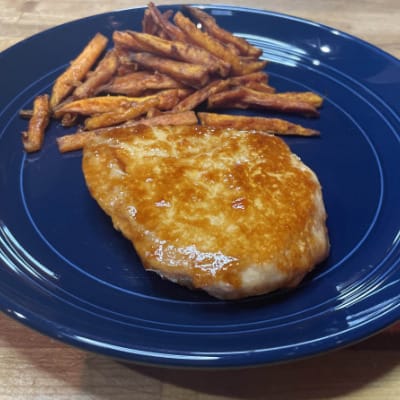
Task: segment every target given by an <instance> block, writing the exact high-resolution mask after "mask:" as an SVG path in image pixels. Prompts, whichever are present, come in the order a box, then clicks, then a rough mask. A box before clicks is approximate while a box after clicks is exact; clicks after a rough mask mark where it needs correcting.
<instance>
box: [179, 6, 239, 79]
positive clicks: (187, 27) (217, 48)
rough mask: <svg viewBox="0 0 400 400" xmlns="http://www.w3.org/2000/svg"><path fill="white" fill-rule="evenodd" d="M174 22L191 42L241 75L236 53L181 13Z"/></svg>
mask: <svg viewBox="0 0 400 400" xmlns="http://www.w3.org/2000/svg"><path fill="white" fill-rule="evenodd" d="M174 22H175V24H176V25H178V27H179V28H180V29H181V30H182V31H183V32H185V34H186V36H187V37H188V38H189V40H190V42H192V43H193V44H195V45H197V46H199V47H202V48H204V49H206V50H207V51H209V52H210V53H211V54H214V55H215V56H216V57H218V58H220V59H222V60H225V61H226V62H228V63H229V64H230V65H231V68H232V72H233V73H234V74H236V75H241V72H242V69H241V63H240V60H239V58H238V57H237V55H236V54H235V53H234V52H232V51H230V50H229V49H228V48H227V47H226V46H223V45H222V44H221V43H220V42H219V41H217V40H215V39H214V38H212V37H211V36H210V35H208V34H207V33H206V32H202V31H201V30H200V29H198V28H197V27H196V25H194V24H193V22H192V21H191V20H190V19H189V18H186V17H185V16H184V15H183V14H182V13H181V12H179V11H178V12H177V13H176V14H175V15H174Z"/></svg>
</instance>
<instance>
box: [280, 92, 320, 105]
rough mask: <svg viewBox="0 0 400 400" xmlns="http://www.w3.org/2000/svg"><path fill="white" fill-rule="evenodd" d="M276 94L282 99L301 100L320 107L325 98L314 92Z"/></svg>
mask: <svg viewBox="0 0 400 400" xmlns="http://www.w3.org/2000/svg"><path fill="white" fill-rule="evenodd" d="M275 96H276V97H278V98H281V99H286V100H294V101H301V102H304V103H308V104H311V105H313V106H314V107H316V108H320V107H321V106H322V103H323V102H324V99H323V98H322V97H321V96H319V95H318V94H316V93H314V92H280V93H275Z"/></svg>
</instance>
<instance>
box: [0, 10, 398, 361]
mask: <svg viewBox="0 0 400 400" xmlns="http://www.w3.org/2000/svg"><path fill="white" fill-rule="evenodd" d="M205 8H206V9H207V11H209V12H211V13H212V15H214V16H215V18H216V19H217V21H218V22H219V24H220V25H221V26H223V27H225V28H227V29H229V30H231V31H233V32H235V33H237V34H238V35H240V36H243V37H246V38H247V39H248V40H249V41H250V42H252V43H253V44H255V45H257V46H260V47H261V48H262V49H263V50H264V55H263V57H265V58H267V59H269V60H271V63H270V64H269V65H268V67H267V70H268V72H269V74H270V77H271V78H270V79H271V83H272V85H273V86H275V87H277V88H278V90H280V91H286V90H300V91H301V90H313V91H315V92H318V93H320V94H321V95H323V96H324V97H325V98H326V100H325V104H324V106H323V109H322V112H321V117H320V118H319V119H316V120H307V119H302V118H300V117H295V118H294V117H293V118H292V117H290V118H288V119H290V120H291V121H294V122H300V123H303V124H304V125H306V126H308V127H311V128H316V129H319V130H320V131H321V133H322V134H321V137H320V138H289V139H288V140H287V142H288V143H289V145H290V146H291V148H292V150H293V151H294V152H296V153H297V154H298V155H299V156H300V157H301V158H302V159H303V161H305V162H306V163H307V164H308V165H310V166H311V167H312V168H313V169H314V170H315V171H316V173H317V174H318V176H319V178H320V180H321V183H322V185H323V190H324V196H325V202H326V207H327V210H328V213H329V221H328V228H329V232H330V238H331V243H332V251H331V254H330V256H329V258H328V259H327V260H326V262H324V263H323V264H321V265H320V266H319V267H318V268H317V269H316V270H315V272H313V273H312V274H311V275H309V276H308V277H307V278H306V279H305V280H304V282H303V283H302V284H301V285H300V286H299V287H298V288H297V289H295V290H293V291H292V292H290V293H281V292H279V293H275V294H272V295H267V296H261V297H257V298H250V299H247V300H243V301H237V302H224V301H219V300H215V299H213V298H211V297H209V296H207V295H206V294H203V293H199V292H194V291H189V290H187V289H185V288H181V287H178V286H176V285H174V284H172V283H169V282H166V281H163V280H161V279H160V278H158V277H157V276H156V275H153V274H151V273H146V272H144V270H143V269H142V267H141V265H140V262H139V260H138V258H137V256H136V254H135V252H134V251H133V250H132V248H131V245H130V243H128V242H127V241H126V240H125V239H124V238H123V237H122V236H121V235H120V234H119V233H117V232H116V231H115V230H114V229H113V227H112V225H111V223H110V221H109V219H108V217H106V216H105V214H104V213H103V212H102V211H101V210H100V209H99V207H98V206H97V205H96V203H95V202H94V200H92V199H91V197H90V196H89V194H88V191H87V190H86V187H85V183H84V180H83V176H82V173H81V154H80V153H79V152H76V153H73V154H66V155H60V154H59V153H58V150H57V147H56V143H55V138H56V137H57V136H59V135H62V134H64V133H65V130H64V129H63V128H61V127H60V126H59V125H57V124H56V123H53V125H52V126H51V129H50V131H49V133H48V136H47V140H46V143H45V146H44V148H43V150H42V151H41V152H39V153H36V154H31V155H26V154H25V153H24V152H23V150H22V146H21V138H20V132H21V131H22V130H24V129H26V121H23V120H21V119H20V118H19V116H18V111H19V110H20V109H21V108H29V107H30V106H31V104H32V99H33V98H34V97H35V96H36V95H37V94H39V93H43V92H48V91H49V89H50V87H51V84H52V82H53V80H54V79H55V77H56V76H57V75H58V74H60V72H61V71H63V70H64V68H65V67H66V66H67V64H68V62H69V61H70V60H71V59H72V58H74V56H75V55H76V54H77V53H78V52H79V51H80V50H81V48H82V46H83V45H84V44H85V43H86V42H87V41H88V40H89V38H91V37H92V36H93V34H94V33H95V32H98V31H100V32H102V33H104V34H106V35H108V36H110V35H111V33H112V31H113V30H115V29H127V28H130V29H136V30H139V29H140V21H141V18H142V15H143V9H132V10H124V11H118V12H113V13H108V14H103V15H98V16H94V17H90V18H86V19H82V20H79V21H75V22H71V23H68V24H66V25H62V26H59V27H57V28H54V29H51V30H49V31H46V32H43V33H41V34H38V35H36V36H34V37H32V38H30V39H27V40H25V41H23V42H22V43H19V44H18V45H16V46H14V47H12V48H10V49H8V50H6V51H5V52H3V53H2V54H0V77H1V78H0V79H1V84H0V87H1V98H0V193H1V197H0V220H1V222H0V260H1V266H0V305H1V308H2V310H3V311H4V312H5V313H7V314H9V315H11V316H13V317H15V318H16V319H18V320H19V321H21V322H23V323H25V324H27V325H28V326H30V327H33V328H35V329H37V330H39V331H40V332H43V333H45V334H47V335H50V336H52V337H55V338H58V339H61V340H62V341H65V342H67V343H70V344H74V345H77V346H79V347H81V348H85V349H88V350H92V351H96V352H100V353H103V354H107V355H111V356H113V357H117V358H121V359H125V360H131V361H136V362H146V363H153V364H160V365H172V366H173V365H175V366H197V367H223V366H245V365H257V364H265V363H272V362H276V361H283V360H291V359H296V358H300V357H304V356H310V355H314V354H317V353H320V352H324V351H327V350H329V349H334V348H337V347H340V346H344V345H347V344H350V343H353V342H354V341H357V340H360V339H362V338H365V337H367V336H369V335H371V334H373V333H375V332H377V331H378V330H380V329H382V328H384V327H386V326H388V325H389V324H391V323H393V322H395V321H396V320H397V319H398V318H399V317H400V261H399V256H400V246H399V242H400V218H399V213H400V211H399V210H400V207H399V205H400V167H399V165H400V164H399V159H400V143H399V132H400V118H399V112H400V104H399V101H398V94H399V93H400V62H399V61H398V60H396V59H394V58H393V57H391V56H390V55H388V54H386V53H384V52H382V51H381V50H379V49H377V48H375V47H373V46H371V45H369V44H367V43H365V42H362V41H360V40H359V39H356V38H354V37H352V36H349V35H347V34H345V33H342V32H339V31H337V30H335V29H331V28H328V27H326V26H321V25H319V24H316V23H313V22H309V21H304V20H301V19H298V18H293V17H289V16H285V15H279V14H274V13H270V12H266V11H258V10H250V9H245V8H236V7H229V6H209V7H205Z"/></svg>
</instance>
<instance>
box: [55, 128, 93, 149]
mask: <svg viewBox="0 0 400 400" xmlns="http://www.w3.org/2000/svg"><path fill="white" fill-rule="evenodd" d="M95 135H96V131H83V132H76V133H72V134H69V135H64V136H61V137H59V138H57V146H58V150H59V151H60V153H67V152H70V151H75V150H80V149H83V146H84V145H85V143H87V142H88V141H89V140H90V138H92V137H93V136H95Z"/></svg>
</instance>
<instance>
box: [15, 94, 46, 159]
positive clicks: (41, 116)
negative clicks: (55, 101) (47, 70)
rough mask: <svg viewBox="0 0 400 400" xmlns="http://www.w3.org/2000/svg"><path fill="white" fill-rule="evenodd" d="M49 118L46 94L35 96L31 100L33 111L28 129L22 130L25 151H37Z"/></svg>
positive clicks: (40, 145)
mask: <svg viewBox="0 0 400 400" xmlns="http://www.w3.org/2000/svg"><path fill="white" fill-rule="evenodd" d="M49 119H50V104H49V96H48V95H47V94H43V95H40V96H37V97H36V98H35V100H34V102H33V112H32V115H31V116H30V120H29V124H28V130H27V131H26V132H22V143H23V145H24V149H25V151H27V152H28V153H30V152H34V151H37V150H39V149H40V148H41V147H42V143H43V139H44V135H45V130H46V128H47V125H48V123H49Z"/></svg>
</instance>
